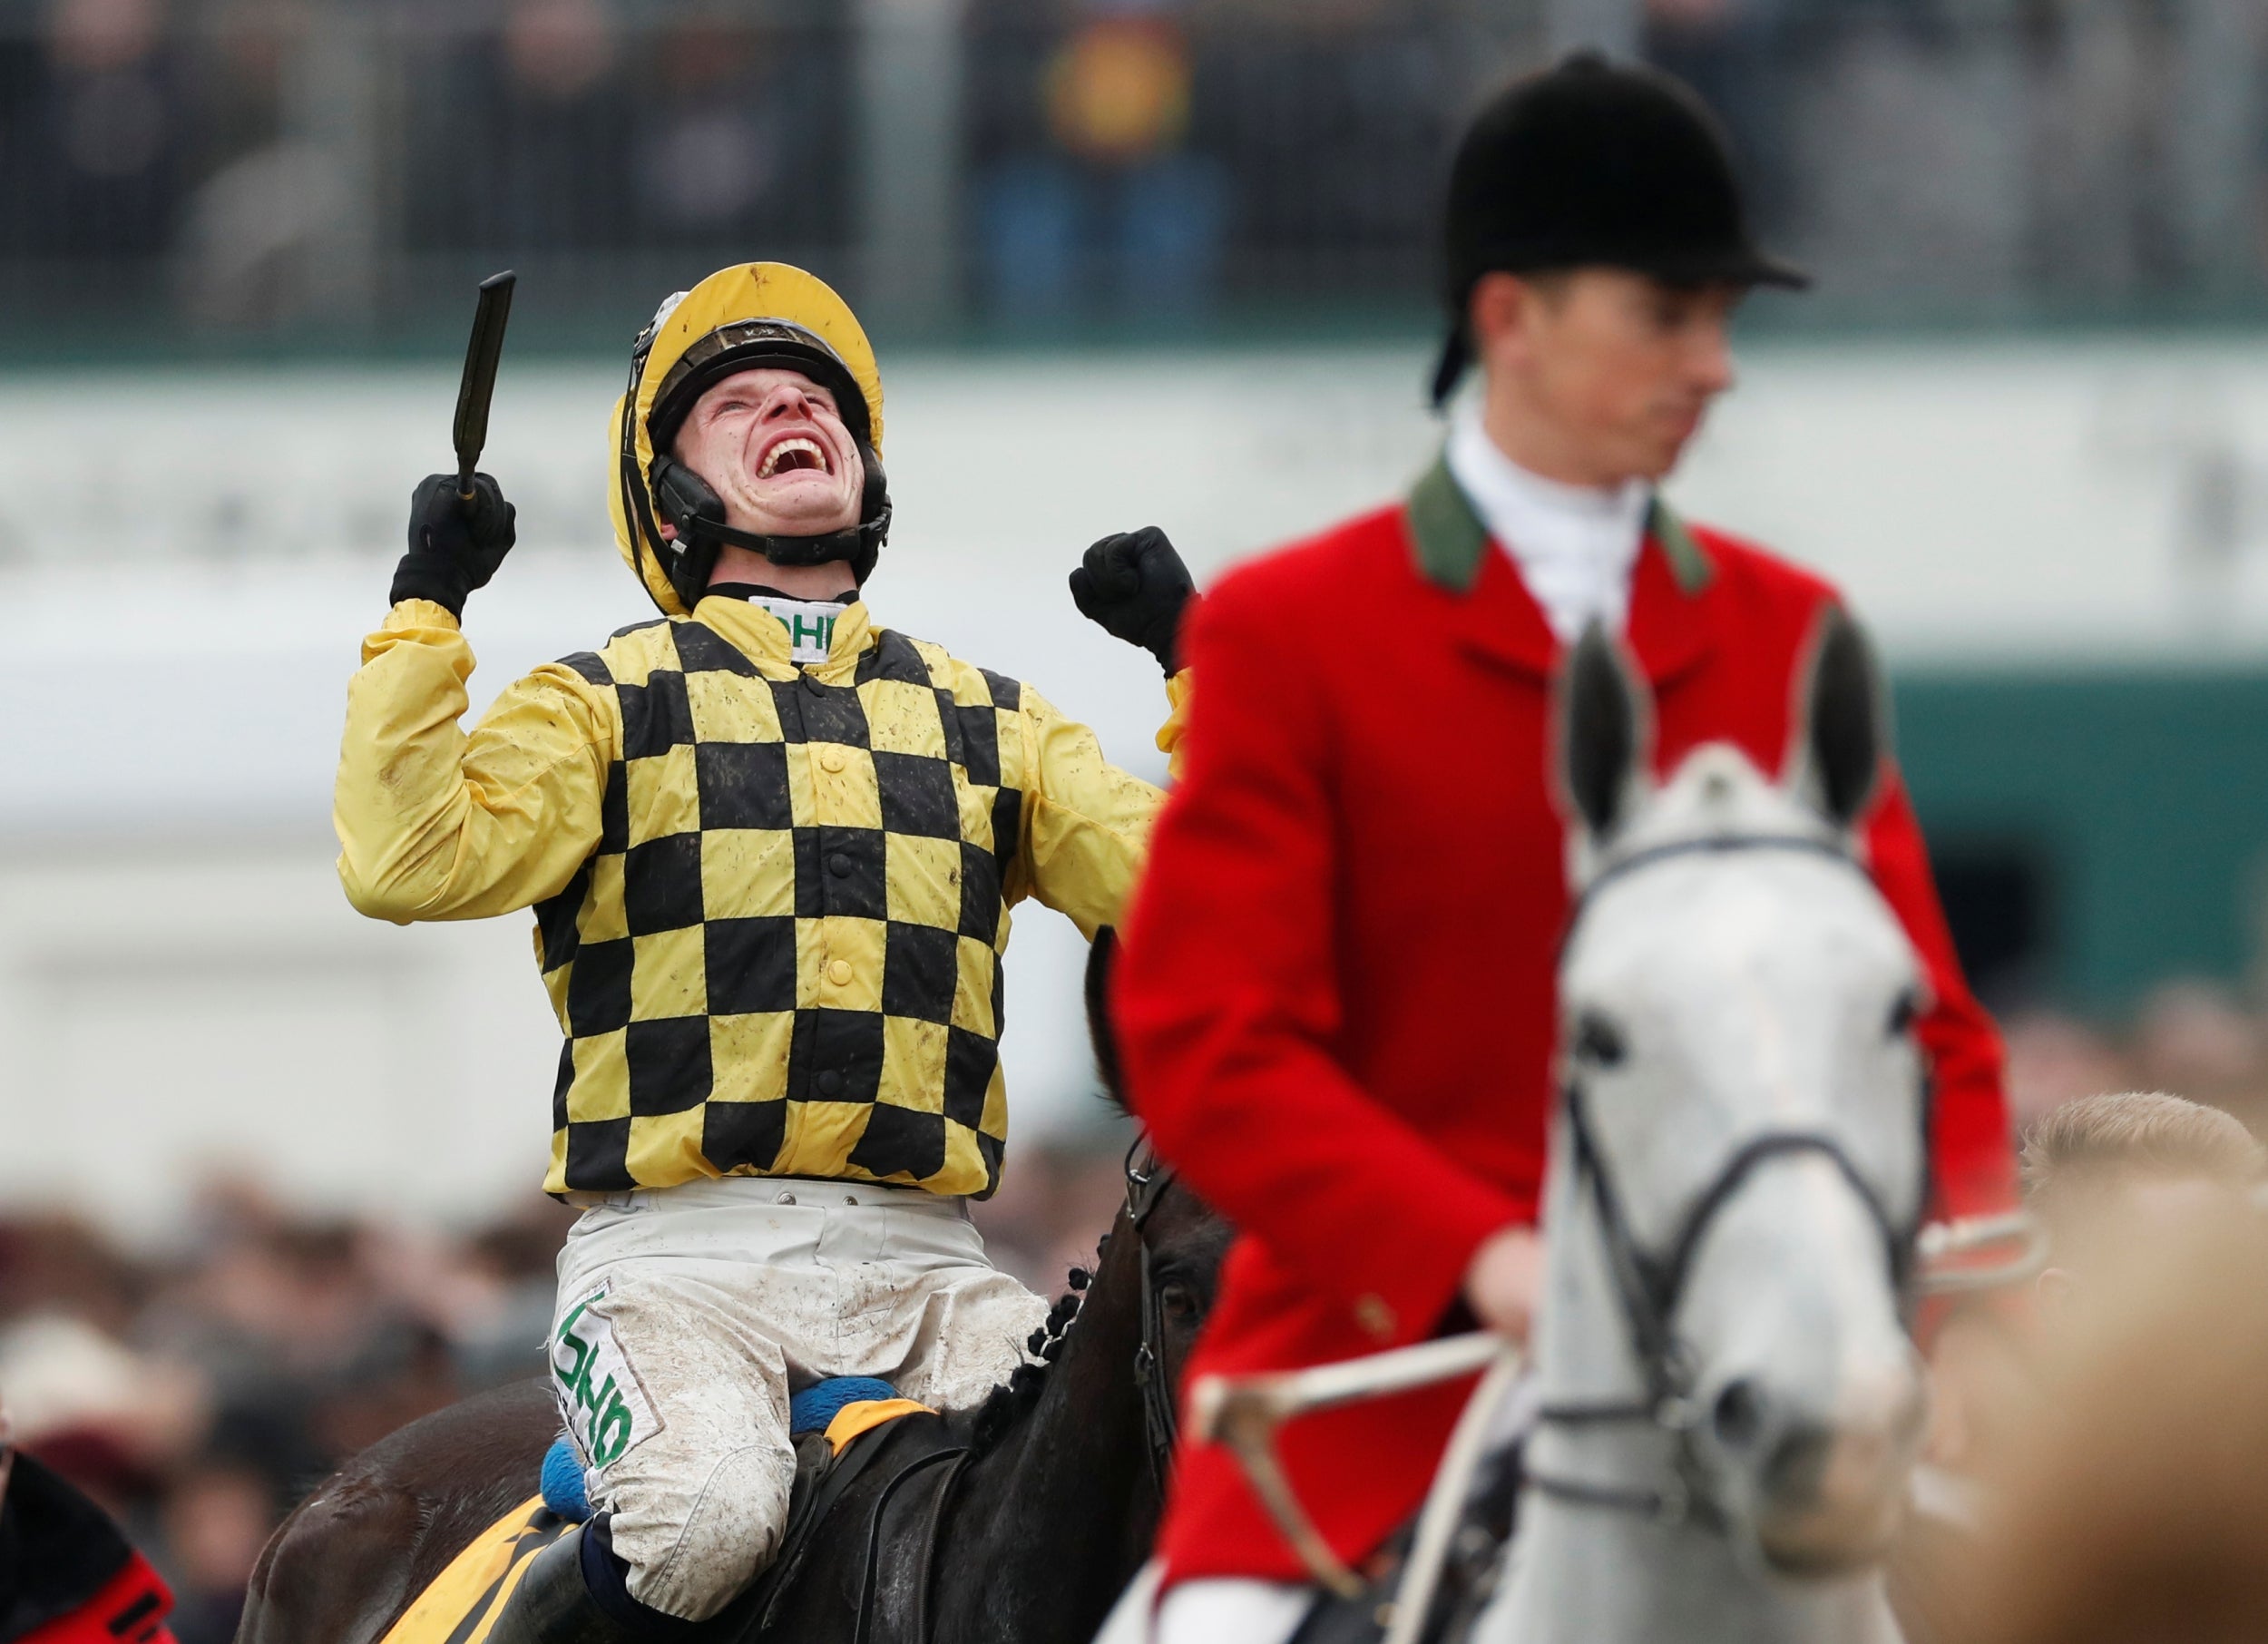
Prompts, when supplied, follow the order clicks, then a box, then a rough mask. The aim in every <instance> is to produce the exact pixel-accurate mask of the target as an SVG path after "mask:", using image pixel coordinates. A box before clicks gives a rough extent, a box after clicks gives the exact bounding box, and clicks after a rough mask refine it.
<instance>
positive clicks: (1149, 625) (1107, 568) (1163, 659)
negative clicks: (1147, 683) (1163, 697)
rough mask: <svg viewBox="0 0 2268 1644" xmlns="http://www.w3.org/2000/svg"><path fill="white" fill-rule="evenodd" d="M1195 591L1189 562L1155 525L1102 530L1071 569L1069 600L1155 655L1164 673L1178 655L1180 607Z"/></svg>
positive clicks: (1092, 618)
mask: <svg viewBox="0 0 2268 1644" xmlns="http://www.w3.org/2000/svg"><path fill="white" fill-rule="evenodd" d="M1196 594H1197V584H1196V583H1194V582H1191V581H1190V580H1189V568H1188V566H1187V565H1184V564H1183V563H1181V556H1180V555H1179V554H1178V553H1175V552H1174V551H1173V544H1172V543H1170V542H1168V540H1167V538H1166V533H1164V532H1162V531H1160V530H1159V529H1158V527H1157V526H1155V525H1145V526H1143V527H1142V528H1141V529H1140V530H1139V531H1129V532H1125V533H1120V534H1119V535H1118V536H1106V537H1104V538H1103V539H1102V541H1100V542H1099V543H1096V544H1095V545H1094V546H1093V547H1091V548H1090V549H1088V550H1087V557H1086V559H1085V561H1084V563H1081V564H1080V567H1079V569H1078V570H1076V571H1074V572H1071V603H1073V604H1074V605H1077V606H1078V607H1079V611H1080V615H1081V616H1084V617H1085V618H1087V620H1088V621H1091V622H1095V623H1098V624H1100V626H1101V627H1102V628H1103V629H1104V630H1106V631H1108V632H1110V633H1111V634H1112V635H1114V636H1116V637H1117V638H1119V639H1121V640H1124V641H1126V642H1127V643H1128V644H1129V645H1139V646H1140V647H1141V648H1142V649H1143V650H1144V651H1149V654H1150V655H1152V656H1154V657H1156V658H1157V659H1158V667H1160V668H1162V669H1164V670H1166V671H1167V673H1168V674H1171V673H1174V672H1176V671H1177V670H1178V669H1179V667H1180V661H1179V658H1178V654H1177V650H1176V636H1177V635H1178V633H1179V632H1180V630H1181V612H1182V610H1183V608H1184V607H1185V606H1187V605H1188V602H1190V600H1191V599H1193V598H1195V597H1196Z"/></svg>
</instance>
